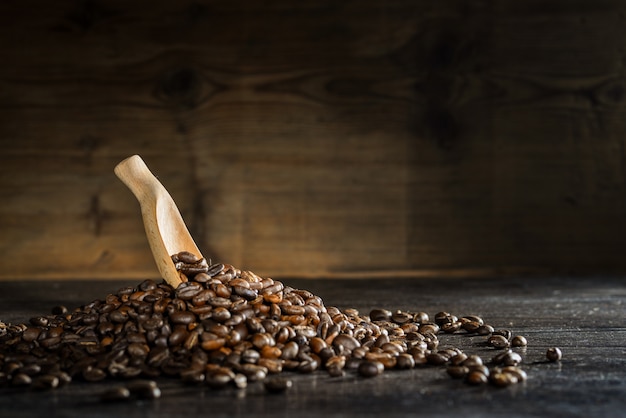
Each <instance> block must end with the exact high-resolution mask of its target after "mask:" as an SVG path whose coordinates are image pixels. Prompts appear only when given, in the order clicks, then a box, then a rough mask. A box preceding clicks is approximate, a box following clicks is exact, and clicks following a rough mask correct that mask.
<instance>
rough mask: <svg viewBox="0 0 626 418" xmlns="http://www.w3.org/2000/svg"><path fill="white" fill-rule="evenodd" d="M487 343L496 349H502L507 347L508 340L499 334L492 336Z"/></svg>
mask: <svg viewBox="0 0 626 418" xmlns="http://www.w3.org/2000/svg"><path fill="white" fill-rule="evenodd" d="M487 343H488V344H489V345H490V346H492V347H493V348H496V349H503V348H507V347H508V346H509V340H507V339H506V338H505V337H504V336H503V335H500V334H492V335H491V337H489V339H488V340H487Z"/></svg>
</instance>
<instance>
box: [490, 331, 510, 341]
mask: <svg viewBox="0 0 626 418" xmlns="http://www.w3.org/2000/svg"><path fill="white" fill-rule="evenodd" d="M492 334H493V335H501V336H503V337H504V338H506V339H507V340H510V339H511V335H512V333H511V330H508V329H498V330H495V331H494V332H492Z"/></svg>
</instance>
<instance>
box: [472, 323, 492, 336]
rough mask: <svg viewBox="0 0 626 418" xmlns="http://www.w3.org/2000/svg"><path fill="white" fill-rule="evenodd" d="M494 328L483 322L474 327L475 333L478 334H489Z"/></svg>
mask: <svg viewBox="0 0 626 418" xmlns="http://www.w3.org/2000/svg"><path fill="white" fill-rule="evenodd" d="M493 331H494V329H493V327H492V326H491V325H488V324H485V325H481V326H479V327H478V328H476V334H478V335H490V334H491V333H493Z"/></svg>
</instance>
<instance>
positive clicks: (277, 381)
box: [264, 377, 293, 393]
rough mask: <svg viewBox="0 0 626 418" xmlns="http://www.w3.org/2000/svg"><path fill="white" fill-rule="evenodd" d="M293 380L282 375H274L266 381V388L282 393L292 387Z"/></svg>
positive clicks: (271, 391)
mask: <svg viewBox="0 0 626 418" xmlns="http://www.w3.org/2000/svg"><path fill="white" fill-rule="evenodd" d="M292 385H293V382H292V381H291V380H290V379H285V378H282V377H273V378H271V379H267V380H266V381H265V382H264V387H265V390H267V391H268V392H270V393H282V392H285V391H286V390H288V389H289V388H291V386H292Z"/></svg>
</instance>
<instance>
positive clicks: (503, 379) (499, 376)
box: [489, 371, 517, 387]
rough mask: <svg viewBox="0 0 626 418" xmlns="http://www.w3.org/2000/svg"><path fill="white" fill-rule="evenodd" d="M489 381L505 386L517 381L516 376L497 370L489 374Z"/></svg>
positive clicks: (495, 384)
mask: <svg viewBox="0 0 626 418" xmlns="http://www.w3.org/2000/svg"><path fill="white" fill-rule="evenodd" d="M489 382H490V383H491V384H493V385H494V386H498V387H506V386H510V385H513V384H515V383H517V376H516V375H514V374H512V373H502V372H501V371H497V372H495V373H492V374H491V375H490V376H489Z"/></svg>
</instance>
